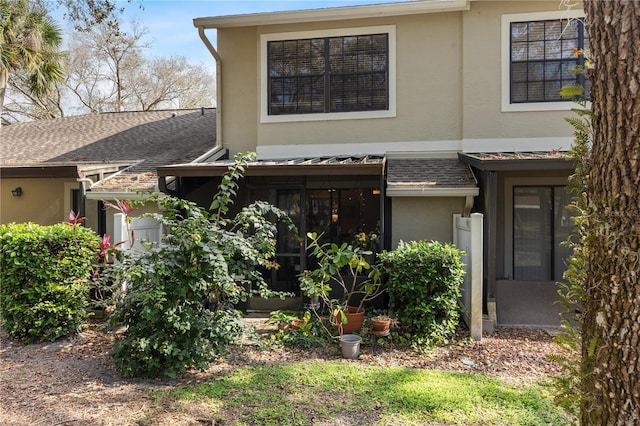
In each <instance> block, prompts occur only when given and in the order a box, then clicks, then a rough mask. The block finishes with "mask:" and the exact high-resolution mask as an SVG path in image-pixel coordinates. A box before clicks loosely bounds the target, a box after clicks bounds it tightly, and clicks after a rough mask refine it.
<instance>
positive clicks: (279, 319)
mask: <svg viewBox="0 0 640 426" xmlns="http://www.w3.org/2000/svg"><path fill="white" fill-rule="evenodd" d="M299 321H302V320H300V319H298V317H297V316H294V315H292V314H290V313H288V312H285V311H280V310H278V311H272V312H271V313H270V314H269V319H268V320H267V321H266V323H267V324H270V325H275V326H277V327H278V330H283V331H286V330H288V329H289V327H291V328H294V329H295V328H296V327H297V328H299Z"/></svg>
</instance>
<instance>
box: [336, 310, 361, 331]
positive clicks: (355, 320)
mask: <svg viewBox="0 0 640 426" xmlns="http://www.w3.org/2000/svg"><path fill="white" fill-rule="evenodd" d="M344 315H345V316H346V317H347V323H346V324H343V323H342V316H341V314H338V315H336V317H335V322H334V325H335V326H336V328H337V329H338V330H340V328H342V330H341V333H342V334H351V333H353V332H354V331H359V330H360V329H362V323H363V321H364V309H360V310H358V308H356V307H354V306H349V307H348V308H347V312H344Z"/></svg>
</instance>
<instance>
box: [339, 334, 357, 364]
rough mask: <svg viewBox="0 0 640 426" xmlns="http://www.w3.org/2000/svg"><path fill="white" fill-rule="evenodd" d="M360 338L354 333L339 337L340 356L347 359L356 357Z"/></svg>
mask: <svg viewBox="0 0 640 426" xmlns="http://www.w3.org/2000/svg"><path fill="white" fill-rule="evenodd" d="M361 341H362V338H361V337H360V336H357V335H355V334H345V335H344V336H342V337H340V348H342V356H343V357H345V358H347V359H358V355H360V342H361Z"/></svg>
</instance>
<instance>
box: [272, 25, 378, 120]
mask: <svg viewBox="0 0 640 426" xmlns="http://www.w3.org/2000/svg"><path fill="white" fill-rule="evenodd" d="M267 75H268V82H267V83H268V115H270V116H275V115H293V114H317V113H320V114H323V113H340V112H360V111H385V110H389V35H388V34H387V33H382V34H360V35H348V36H333V37H317V38H304V39H295V40H274V41H269V42H268V43H267Z"/></svg>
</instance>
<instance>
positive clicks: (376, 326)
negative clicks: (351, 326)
mask: <svg viewBox="0 0 640 426" xmlns="http://www.w3.org/2000/svg"><path fill="white" fill-rule="evenodd" d="M390 326H391V319H389V318H387V319H375V318H371V328H372V329H373V331H388V330H389V327H390Z"/></svg>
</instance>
